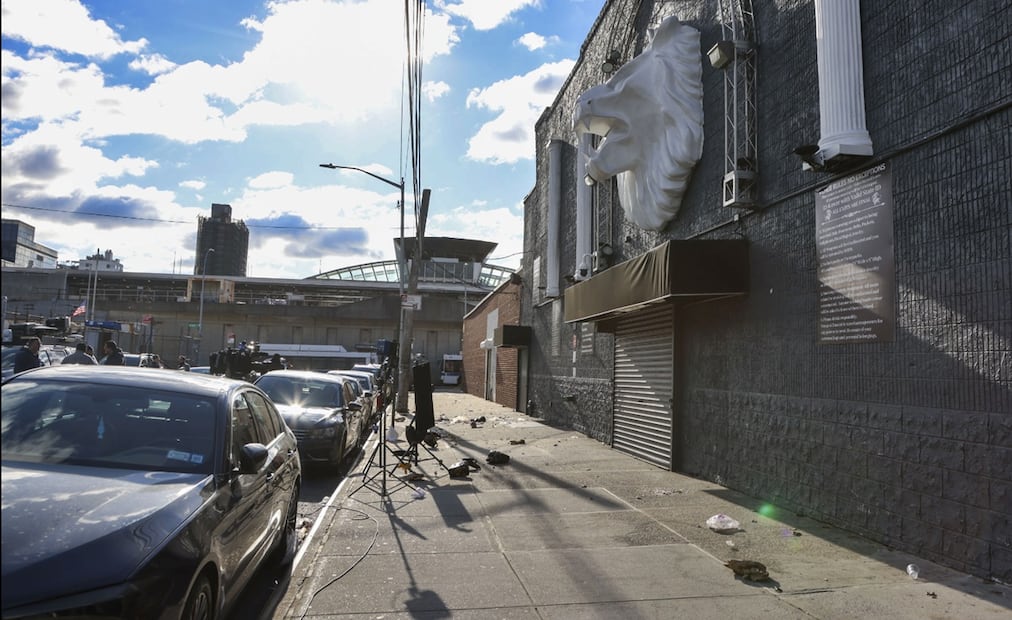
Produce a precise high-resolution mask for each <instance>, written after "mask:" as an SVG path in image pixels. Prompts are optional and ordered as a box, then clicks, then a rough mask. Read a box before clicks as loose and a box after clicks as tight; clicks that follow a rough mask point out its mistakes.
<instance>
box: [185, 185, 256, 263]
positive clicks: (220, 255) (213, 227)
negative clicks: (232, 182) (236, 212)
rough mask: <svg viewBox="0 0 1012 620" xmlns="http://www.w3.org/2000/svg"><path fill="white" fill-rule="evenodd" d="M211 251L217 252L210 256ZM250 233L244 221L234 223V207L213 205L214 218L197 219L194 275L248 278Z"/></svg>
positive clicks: (212, 216) (200, 217) (212, 213)
mask: <svg viewBox="0 0 1012 620" xmlns="http://www.w3.org/2000/svg"><path fill="white" fill-rule="evenodd" d="M209 249H213V250H214V251H213V252H211V253H208V250H209ZM248 250H249V229H248V228H246V223H245V222H243V221H242V220H238V221H235V222H233V221H232V205H225V204H217V203H212V204H211V217H209V218H207V217H204V216H199V217H198V218H197V253H196V256H195V257H194V260H193V274H194V275H198V276H199V275H202V274H203V272H204V264H205V262H206V264H207V275H216V276H240V277H245V276H246V254H247V252H248Z"/></svg>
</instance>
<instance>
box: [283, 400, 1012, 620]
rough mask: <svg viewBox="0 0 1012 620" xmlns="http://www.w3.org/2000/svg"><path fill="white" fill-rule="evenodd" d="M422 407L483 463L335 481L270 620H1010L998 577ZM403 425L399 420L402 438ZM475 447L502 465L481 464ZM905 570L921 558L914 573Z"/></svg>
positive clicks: (496, 416)
mask: <svg viewBox="0 0 1012 620" xmlns="http://www.w3.org/2000/svg"><path fill="white" fill-rule="evenodd" d="M433 400H434V405H435V408H436V410H437V411H450V410H453V411H459V410H463V411H466V412H467V416H466V417H463V416H458V418H459V419H456V421H452V420H453V419H454V418H443V419H442V420H441V421H439V420H437V429H436V430H438V431H439V433H440V434H441V435H442V438H441V439H440V440H439V441H438V445H437V447H436V449H434V450H433V453H434V454H435V455H437V456H438V458H439V459H440V460H442V462H443V464H444V465H446V466H449V465H451V464H453V463H455V462H457V461H459V460H460V459H461V458H462V457H464V456H471V457H473V458H475V459H476V460H477V461H478V462H479V464H480V465H481V469H480V470H479V471H475V472H471V473H470V474H469V475H468V476H467V477H466V478H451V477H450V476H449V475H448V472H447V471H446V469H445V468H444V467H441V466H440V465H439V463H438V462H437V461H436V460H435V459H432V458H425V457H426V456H427V454H426V453H425V452H422V453H421V454H420V456H421V457H422V460H421V461H420V462H419V463H418V464H417V465H413V466H412V468H411V469H412V471H414V472H416V473H420V474H422V475H423V476H424V479H423V480H420V481H415V482H411V483H409V484H402V483H401V481H400V479H399V478H397V476H395V475H393V474H390V475H388V476H386V482H387V484H386V490H387V491H388V492H387V493H386V494H385V495H384V494H381V493H380V492H378V490H377V489H378V488H379V487H378V486H377V482H378V481H377V479H376V477H375V476H376V470H375V467H374V468H373V470H372V471H370V472H356V473H353V474H352V475H350V477H349V479H348V481H347V484H346V485H345V486H344V487H343V488H342V491H341V492H340V493H339V494H338V495H337V496H336V497H335V498H334V509H332V510H329V511H325V513H324V516H323V517H322V521H321V524H320V527H319V534H318V535H317V537H315V538H313V539H311V540H307V542H306V543H305V544H306V545H307V548H306V549H305V550H304V553H303V557H302V560H301V561H300V562H299V563H298V564H297V565H296V566H294V567H293V574H292V578H291V582H290V584H289V587H288V590H287V591H286V592H285V594H284V598H283V600H282V601H281V603H280V605H279V606H278V608H277V610H276V611H275V613H274V616H273V617H275V618H286V619H288V618H292V619H294V618H328V619H330V618H356V619H363V618H384V619H390V618H412V619H418V618H425V619H429V618H431V619H437V618H464V619H474V620H484V619H495V620H512V619H514V618H516V619H520V618H541V619H551V620H568V619H576V618H579V619H580V620H584V619H587V618H591V619H594V618H602V619H604V618H607V619H612V618H620V619H622V620H626V619H632V620H639V619H664V620H668V619H670V618H675V617H685V618H693V619H696V618H699V619H703V620H706V619H710V618H714V619H716V618H776V619H780V618H788V619H791V618H808V619H811V618H820V619H827V620H835V619H838V618H839V619H843V618H846V619H848V620H849V619H851V618H866V617H867V618H880V617H881V618H889V619H890V620H905V619H907V618H909V619H911V620H915V619H916V620H923V619H924V618H953V619H956V618H958V619H960V620H962V619H964V618H965V619H977V618H980V619H983V620H990V619H992V618H994V619H997V618H1002V619H1005V618H1010V617H1012V590H1010V588H1009V587H1007V586H1004V585H1001V584H996V583H987V582H985V581H984V580H981V579H979V578H975V577H972V576H969V575H965V574H962V573H958V572H956V571H952V570H949V569H946V568H945V567H942V566H939V565H936V564H934V563H932V562H929V561H927V560H925V559H922V558H917V557H915V556H912V555H909V554H903V553H899V552H896V551H894V550H890V549H888V548H886V547H884V546H882V545H880V544H877V543H874V542H872V541H869V540H867V539H864V538H862V537H860V536H858V535H856V534H853V533H849V532H845V531H842V530H839V529H836V528H833V527H831V526H828V525H827V524H824V523H821V522H819V521H817V520H815V519H812V518H809V517H805V516H801V515H797V514H794V513H790V512H788V511H785V510H782V509H779V508H777V507H775V506H772V505H769V504H767V503H765V502H763V501H762V500H761V499H758V498H753V497H749V496H747V495H744V494H741V493H738V492H736V491H733V490H731V489H728V488H725V487H723V486H721V485H718V484H715V483H712V482H708V481H704V480H699V479H696V478H692V477H689V476H684V475H680V474H676V473H673V472H666V471H663V470H660V469H658V468H656V467H654V466H652V465H649V464H647V463H644V462H642V461H639V460H637V459H635V458H633V457H631V456H628V455H625V454H623V453H621V452H618V451H616V450H612V449H610V448H609V447H608V446H604V445H602V444H601V443H599V442H597V441H594V440H592V439H589V438H587V437H584V436H582V435H580V434H579V433H575V432H573V431H570V430H564V429H556V428H552V427H549V426H546V425H543V424H540V423H539V422H537V421H535V420H532V419H530V418H528V417H527V416H524V415H522V414H520V413H517V412H513V411H509V410H508V409H505V408H503V407H500V406H499V405H497V404H495V403H489V402H488V401H483V400H481V399H477V398H474V397H471V396H468V395H466V394H460V393H456V394H441V393H436V394H434V395H433ZM480 416H484V417H485V422H484V423H482V424H476V425H475V427H474V428H472V427H471V424H470V422H469V419H468V418H475V417H480ZM409 421H410V416H407V417H406V419H405V420H403V421H401V422H399V423H398V426H397V429H398V431H399V434H400V436H401V437H404V433H403V424H404V423H406V422H409ZM520 439H523V440H524V443H522V444H520V443H510V442H511V441H512V442H517V441H519V440H520ZM398 447H400V448H403V447H406V444H405V443H404V442H401V443H400V444H399V445H398ZM491 450H497V451H501V452H504V453H506V454H509V455H510V457H511V459H510V462H509V463H508V464H505V465H498V466H491V465H488V464H486V463H485V456H486V455H487V454H488V453H489V451H491ZM395 465H396V459H388V462H387V466H388V468H391V469H395ZM401 471H402V470H397V472H398V473H400V472H401ZM370 478H371V480H370ZM367 481H368V482H369V485H368V486H366V487H363V486H362V484H363V482H367ZM416 489H420V490H421V491H423V492H422V493H419V492H418V491H417V490H416ZM718 513H723V514H727V515H729V516H732V517H733V518H735V519H736V520H738V521H739V525H740V529H739V530H738V531H736V532H734V533H729V534H722V533H717V532H714V531H712V530H710V529H709V528H708V527H707V526H706V520H707V519H708V518H709V517H711V516H713V515H714V514H718ZM730 559H749V560H755V561H760V562H762V563H763V564H765V565H766V567H767V568H768V570H769V573H770V577H771V579H770V580H769V581H766V582H760V583H753V582H748V581H742V580H741V579H740V578H738V577H736V576H735V575H734V573H733V572H732V571H731V570H730V569H729V568H727V567H726V566H725V565H724V563H725V562H726V561H728V560H730ZM909 563H917V564H918V565H919V566H920V568H921V572H920V576H919V578H918V579H916V580H914V579H911V578H910V576H908V575H907V574H906V570H905V567H906V565H907V564H909Z"/></svg>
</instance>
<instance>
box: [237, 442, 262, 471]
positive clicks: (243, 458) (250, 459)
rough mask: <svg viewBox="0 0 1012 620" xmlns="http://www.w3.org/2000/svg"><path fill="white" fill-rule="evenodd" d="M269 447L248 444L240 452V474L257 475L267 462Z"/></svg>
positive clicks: (259, 444)
mask: <svg viewBox="0 0 1012 620" xmlns="http://www.w3.org/2000/svg"><path fill="white" fill-rule="evenodd" d="M267 456H268V453H267V446H265V445H264V444H262V443H248V444H246V445H245V446H243V447H242V450H240V451H239V473H240V474H255V473H256V472H258V471H260V468H261V467H263V466H264V463H266V462H267Z"/></svg>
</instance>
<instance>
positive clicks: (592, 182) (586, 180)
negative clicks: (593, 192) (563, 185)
mask: <svg viewBox="0 0 1012 620" xmlns="http://www.w3.org/2000/svg"><path fill="white" fill-rule="evenodd" d="M583 182H584V183H586V184H587V185H588V186H590V187H594V186H595V185H597V181H595V180H594V177H592V176H590V175H589V174H585V175H583Z"/></svg>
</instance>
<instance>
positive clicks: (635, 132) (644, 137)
mask: <svg viewBox="0 0 1012 620" xmlns="http://www.w3.org/2000/svg"><path fill="white" fill-rule="evenodd" d="M702 76H703V68H702V56H701V54H700V51H699V31H698V30H696V29H695V28H692V27H690V26H686V25H684V24H682V23H681V22H680V21H678V19H676V18H674V17H669V18H668V19H666V20H664V22H663V23H662V24H661V25H660V27H659V28H658V29H657V32H656V34H655V35H654V38H653V40H652V41H651V42H650V45H648V46H647V48H646V49H644V50H643V53H641V54H640V55H639V56H637V57H636V58H633V59H632V60H630V61H629V62H627V63H626V64H625V65H623V66H622V67H621V68H620V69H619V70H618V71H616V72H615V75H614V76H612V78H611V79H610V80H608V81H607V82H606V83H604V84H601V85H599V86H595V87H593V88H590V89H589V90H587V91H586V92H584V93H583V94H582V95H580V98H579V99H577V101H576V110H575V111H574V113H573V128H574V129H575V130H576V132H577V133H578V134H580V135H581V136H582V135H583V134H586V133H591V134H596V135H599V136H604V139H603V140H602V141H601V143H600V145H599V146H598V148H597V150H596V151H593V152H590V153H585V155H586V156H587V174H589V175H590V177H591V178H592V179H594V180H595V181H599V182H600V181H605V180H607V179H610V178H611V177H613V176H615V175H618V189H619V200H620V201H621V203H622V207H623V209H624V210H625V214H626V217H627V218H628V219H629V220H630V221H632V222H633V223H634V224H636V225H637V226H639V227H640V228H644V229H647V230H661V229H663V228H664V227H665V226H666V225H667V223H668V222H669V221H671V219H672V218H674V217H675V216H676V215H677V214H678V208H679V207H680V206H681V202H682V194H683V193H684V192H685V187H686V185H687V184H688V182H689V176H690V174H691V173H692V168H693V167H694V166H695V165H696V162H698V161H699V158H700V157H701V156H702V154H703V77H702ZM581 143H587V141H585V140H581Z"/></svg>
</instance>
